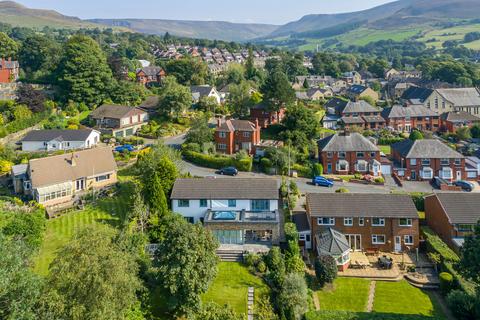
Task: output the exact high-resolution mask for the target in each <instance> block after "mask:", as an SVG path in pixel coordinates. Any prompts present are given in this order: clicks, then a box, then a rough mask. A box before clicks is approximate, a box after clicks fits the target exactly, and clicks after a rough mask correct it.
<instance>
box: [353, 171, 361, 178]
mask: <svg viewBox="0 0 480 320" xmlns="http://www.w3.org/2000/svg"><path fill="white" fill-rule="evenodd" d="M353 177H354V178H355V179H357V180H362V174H361V173H358V172H357V173H355V174H354V175H353Z"/></svg>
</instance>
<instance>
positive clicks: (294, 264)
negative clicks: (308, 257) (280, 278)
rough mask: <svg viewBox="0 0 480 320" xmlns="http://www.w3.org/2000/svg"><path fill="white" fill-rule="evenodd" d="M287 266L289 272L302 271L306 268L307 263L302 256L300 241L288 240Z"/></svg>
mask: <svg viewBox="0 0 480 320" xmlns="http://www.w3.org/2000/svg"><path fill="white" fill-rule="evenodd" d="M285 268H286V271H287V273H302V272H303V271H304V270H305V263H304V262H303V260H302V257H301V256H300V247H299V246H298V241H294V240H290V241H288V247H287V250H286V251H285Z"/></svg>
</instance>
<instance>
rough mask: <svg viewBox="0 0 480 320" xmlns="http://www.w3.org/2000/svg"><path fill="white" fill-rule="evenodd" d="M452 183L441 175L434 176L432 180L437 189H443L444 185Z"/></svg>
mask: <svg viewBox="0 0 480 320" xmlns="http://www.w3.org/2000/svg"><path fill="white" fill-rule="evenodd" d="M444 184H446V185H450V183H449V182H448V181H447V180H445V179H442V178H440V177H434V178H433V180H432V186H433V187H434V188H437V189H441V188H442V185H444Z"/></svg>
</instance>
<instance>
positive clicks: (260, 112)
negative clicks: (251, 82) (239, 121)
mask: <svg viewBox="0 0 480 320" xmlns="http://www.w3.org/2000/svg"><path fill="white" fill-rule="evenodd" d="M283 118H285V108H281V109H280V111H278V112H275V111H268V110H267V106H266V105H265V104H263V103H259V104H257V105H255V106H253V107H251V108H250V120H251V121H253V122H255V121H256V120H258V124H259V125H260V127H262V128H266V127H268V126H270V125H272V124H276V123H280V122H282V120H283Z"/></svg>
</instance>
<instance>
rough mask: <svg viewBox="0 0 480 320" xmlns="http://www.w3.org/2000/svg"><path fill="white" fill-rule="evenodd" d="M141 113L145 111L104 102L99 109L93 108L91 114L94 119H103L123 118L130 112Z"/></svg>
mask: <svg viewBox="0 0 480 320" xmlns="http://www.w3.org/2000/svg"><path fill="white" fill-rule="evenodd" d="M141 113H145V111H143V110H140V109H138V108H136V107H129V106H120V105H111V104H103V105H101V106H100V107H98V108H97V109H95V110H93V111H92V113H90V116H91V117H92V118H94V119H103V118H112V119H122V118H124V117H127V116H128V115H130V114H141Z"/></svg>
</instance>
